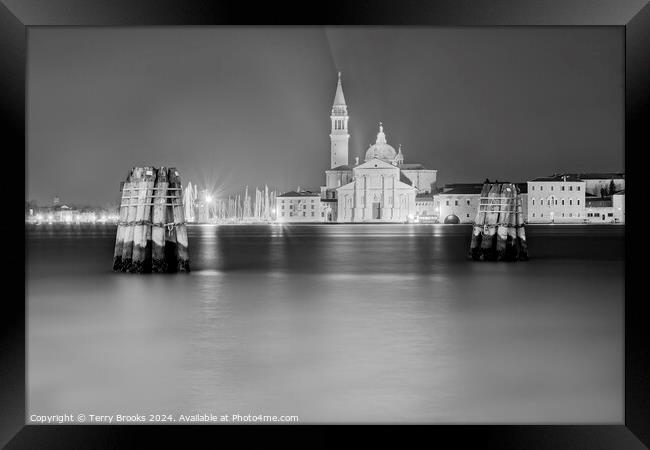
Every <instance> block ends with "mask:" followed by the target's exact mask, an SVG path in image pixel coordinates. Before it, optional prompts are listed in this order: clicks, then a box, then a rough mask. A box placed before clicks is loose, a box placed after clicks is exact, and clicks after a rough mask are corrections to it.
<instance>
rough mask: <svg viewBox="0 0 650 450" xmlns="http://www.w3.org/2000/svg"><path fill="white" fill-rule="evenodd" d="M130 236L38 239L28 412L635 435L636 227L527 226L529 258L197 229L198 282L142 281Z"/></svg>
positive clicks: (97, 231)
mask: <svg viewBox="0 0 650 450" xmlns="http://www.w3.org/2000/svg"><path fill="white" fill-rule="evenodd" d="M404 229H406V231H407V233H404V234H401V231H404ZM114 233H115V229H114V227H107V226H92V227H58V228H57V227H40V228H38V227H32V228H29V230H28V252H27V257H28V264H27V276H28V285H27V288H28V389H29V399H28V410H29V413H30V414H54V413H63V412H68V413H85V414H92V411H95V413H96V414H119V413H122V414H129V413H130V414H135V413H140V414H146V413H163V412H164V413H171V414H180V413H184V414H190V413H193V412H202V413H206V412H212V413H215V414H232V413H235V412H239V413H242V414H248V413H263V414H277V415H281V414H292V415H299V416H300V419H301V422H439V423H454V422H456V423H457V422H474V423H497V422H508V423H512V422H520V423H521V422H523V423H531V422H544V423H550V422H553V423H558V422H572V423H579V422H582V423H587V422H590V423H594V422H600V423H620V422H622V419H623V365H622V364H623V273H624V270H623V233H622V229H621V228H620V227H596V228H593V227H592V228H588V229H585V228H584V227H555V228H553V227H529V229H528V234H529V245H530V252H531V255H532V256H533V259H532V260H531V261H529V262H527V263H514V264H512V263H511V264H508V263H500V264H491V263H473V262H469V261H467V260H466V259H465V254H466V251H467V247H468V244H469V235H470V230H469V228H468V227H464V226H439V227H435V226H417V225H412V226H397V225H368V226H366V225H361V226H332V225H319V226H249V227H243V226H219V227H214V226H207V227H191V228H190V256H191V262H192V269H193V271H192V272H191V273H190V274H178V275H144V276H137V275H130V274H116V273H112V272H111V271H110V269H111V262H112V251H113V243H114Z"/></svg>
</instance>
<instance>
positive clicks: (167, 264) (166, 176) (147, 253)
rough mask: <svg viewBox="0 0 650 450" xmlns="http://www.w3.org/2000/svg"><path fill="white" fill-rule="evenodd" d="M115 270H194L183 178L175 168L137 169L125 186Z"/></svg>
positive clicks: (114, 256)
mask: <svg viewBox="0 0 650 450" xmlns="http://www.w3.org/2000/svg"><path fill="white" fill-rule="evenodd" d="M121 191H122V200H121V204H120V219H119V223H118V226H117V237H116V239H115V253H114V255H113V270H114V271H117V272H134V273H147V272H164V273H169V272H177V271H185V272H188V271H189V270H190V261H189V253H188V248H187V247H188V242H187V228H186V224H185V217H184V210H183V196H182V187H181V178H180V176H179V174H178V171H177V170H176V169H175V168H166V167H160V168H158V169H157V168H155V167H134V168H133V169H132V170H131V171H130V172H129V174H128V176H127V178H126V181H125V182H124V183H123V185H122V188H121Z"/></svg>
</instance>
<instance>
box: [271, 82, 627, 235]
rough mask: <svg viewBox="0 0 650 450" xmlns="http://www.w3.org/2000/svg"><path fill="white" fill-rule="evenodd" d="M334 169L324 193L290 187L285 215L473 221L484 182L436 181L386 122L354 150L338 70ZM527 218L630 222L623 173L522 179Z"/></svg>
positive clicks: (282, 199)
mask: <svg viewBox="0 0 650 450" xmlns="http://www.w3.org/2000/svg"><path fill="white" fill-rule="evenodd" d="M330 119H331V132H330V156H331V166H330V169H328V170H326V171H325V185H324V186H322V187H321V189H320V192H312V191H291V192H286V193H284V194H281V195H279V196H278V197H277V202H276V208H277V211H276V220H277V221H279V222H344V223H346V222H398V223H400V222H425V221H426V222H434V223H436V222H437V223H471V222H473V221H474V219H475V217H476V212H477V209H478V204H479V200H480V194H481V189H482V187H483V183H476V184H451V185H447V186H445V187H444V188H442V189H439V190H438V189H437V188H436V180H437V170H434V169H429V168H427V167H425V166H424V165H422V164H419V163H406V162H405V156H404V152H403V151H402V147H401V145H400V146H398V150H397V151H396V150H395V148H394V147H393V146H391V145H390V144H389V143H388V141H387V138H386V134H385V132H384V127H383V124H382V123H381V122H380V123H379V132H378V133H377V138H376V141H375V143H374V144H372V145H371V146H370V147H369V148H368V150H367V151H366V154H365V159H364V161H363V162H359V158H356V161H355V163H354V164H350V162H349V156H348V141H349V138H350V134H349V132H348V122H349V115H348V106H347V103H346V101H345V96H344V95H343V87H342V83H341V74H340V73H339V78H338V83H337V87H336V93H335V95H334V102H333V105H332V111H331V115H330ZM518 187H519V190H520V192H521V195H522V200H523V207H524V216H525V220H526V222H527V223H624V222H625V175H624V174H623V173H571V174H554V175H552V176H548V177H540V178H535V179H533V180H530V181H528V182H526V183H518Z"/></svg>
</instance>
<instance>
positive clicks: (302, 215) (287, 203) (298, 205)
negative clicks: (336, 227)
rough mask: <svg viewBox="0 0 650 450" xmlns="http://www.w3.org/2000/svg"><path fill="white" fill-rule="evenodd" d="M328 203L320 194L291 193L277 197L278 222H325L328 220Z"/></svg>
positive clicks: (306, 192) (309, 192)
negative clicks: (322, 200) (322, 199)
mask: <svg viewBox="0 0 650 450" xmlns="http://www.w3.org/2000/svg"><path fill="white" fill-rule="evenodd" d="M327 206H328V205H327V204H326V202H321V197H320V193H318V192H311V191H290V192H285V193H284V194H281V195H278V196H277V197H276V208H277V221H278V222H323V221H325V219H326V215H327V213H328V211H327Z"/></svg>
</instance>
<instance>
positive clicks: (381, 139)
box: [365, 122, 397, 163]
mask: <svg viewBox="0 0 650 450" xmlns="http://www.w3.org/2000/svg"><path fill="white" fill-rule="evenodd" d="M395 156H397V152H396V151H395V149H394V148H393V147H392V146H391V145H388V143H387V142H386V135H385V134H384V127H383V125H382V124H381V122H380V123H379V133H377V141H376V142H375V143H374V144H373V145H371V146H370V147H369V148H368V150H367V151H366V159H365V160H366V161H369V160H371V159H372V158H377V159H381V160H382V161H386V162H389V163H392V162H393V161H394V160H395Z"/></svg>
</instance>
